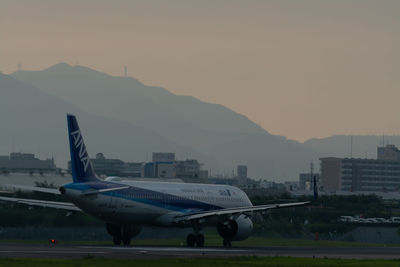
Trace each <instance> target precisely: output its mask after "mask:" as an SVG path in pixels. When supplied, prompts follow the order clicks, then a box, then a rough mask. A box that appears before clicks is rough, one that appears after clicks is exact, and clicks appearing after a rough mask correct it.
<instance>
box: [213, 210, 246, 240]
mask: <svg viewBox="0 0 400 267" xmlns="http://www.w3.org/2000/svg"><path fill="white" fill-rule="evenodd" d="M252 230H253V222H252V221H251V219H250V217H249V216H247V215H244V214H242V215H240V216H239V217H237V218H234V219H229V220H226V221H221V222H218V224H217V231H218V234H219V235H220V236H221V237H222V238H223V239H224V240H230V241H240V240H244V239H246V238H247V237H249V236H250V234H251V232H252Z"/></svg>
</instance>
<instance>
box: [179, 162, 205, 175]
mask: <svg viewBox="0 0 400 267" xmlns="http://www.w3.org/2000/svg"><path fill="white" fill-rule="evenodd" d="M175 173H176V178H200V163H199V162H198V161H197V160H195V159H187V160H180V161H176V162H175Z"/></svg>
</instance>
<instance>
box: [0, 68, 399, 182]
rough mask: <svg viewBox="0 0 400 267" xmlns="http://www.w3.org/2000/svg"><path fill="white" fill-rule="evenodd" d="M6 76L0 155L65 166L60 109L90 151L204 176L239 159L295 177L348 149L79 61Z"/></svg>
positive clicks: (263, 171) (261, 173)
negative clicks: (187, 167) (156, 156)
mask: <svg viewBox="0 0 400 267" xmlns="http://www.w3.org/2000/svg"><path fill="white" fill-rule="evenodd" d="M11 76H12V77H11ZM11 76H8V75H0V89H1V92H2V97H1V98H0V112H1V115H0V123H1V124H2V125H6V126H7V127H2V128H3V130H2V131H1V132H0V140H2V141H1V142H2V143H1V146H0V153H1V154H7V153H9V152H10V150H12V145H10V144H14V145H13V146H15V147H14V149H16V150H19V149H21V150H23V151H26V152H34V153H37V152H38V151H41V152H42V155H45V156H47V155H54V157H55V159H56V163H57V164H58V165H60V166H63V167H65V166H66V162H67V160H68V155H69V154H68V145H67V136H66V120H65V114H66V113H75V114H76V115H77V116H78V120H79V122H80V125H81V128H82V131H83V135H84V137H85V141H86V142H87V146H88V150H89V153H90V154H91V156H94V154H95V153H97V152H103V153H104V154H105V156H106V157H110V158H111V157H114V158H121V159H123V160H126V161H146V160H151V152H156V151H160V152H175V153H176V154H177V158H179V159H185V158H196V159H199V161H201V162H203V163H204V164H205V166H204V168H205V169H211V170H212V174H214V173H225V174H228V175H231V174H232V170H233V169H235V167H236V165H238V164H245V165H247V166H248V171H249V176H250V177H253V178H257V179H258V178H264V179H275V181H279V180H281V181H282V180H295V179H297V177H298V174H299V173H300V172H305V171H308V169H309V163H310V162H311V160H313V161H314V163H317V160H318V157H319V156H321V155H323V156H325V155H329V153H330V150H331V149H332V154H335V155H336V156H344V155H346V153H347V152H348V150H347V151H346V149H343V152H340V149H339V147H340V146H338V144H337V143H336V144H333V145H332V140H329V142H330V144H331V145H324V144H326V143H325V142H324V140H320V139H319V140H310V141H307V142H306V143H304V144H302V143H299V142H296V141H291V140H287V139H286V138H284V137H281V136H275V135H271V134H270V133H268V132H267V131H265V130H264V129H263V128H261V127H259V126H258V125H257V124H255V123H253V122H252V121H250V120H248V119H247V118H246V117H245V116H243V115H241V114H238V113H236V112H234V111H232V110H230V109H228V108H226V107H223V106H221V105H218V104H210V103H205V102H202V101H199V100H198V99H196V98H193V97H190V96H179V95H175V94H172V93H170V92H169V91H167V90H166V89H163V88H160V87H151V86H146V85H144V84H142V83H141V82H139V81H138V80H136V79H134V78H130V77H115V76H110V75H107V74H105V73H101V72H98V71H95V70H92V69H89V68H86V67H82V66H70V65H67V64H64V63H60V64H57V65H54V66H52V67H50V68H48V69H45V70H43V71H18V72H15V73H13V74H12V75H11ZM227 97H229V96H227ZM249 104H250V103H249ZM266 116H279V114H266ZM343 138H344V139H342V140H340V142H344V141H343V140H345V139H346V138H345V137H343ZM376 138H378V137H376ZM3 140H5V141H3ZM354 140H356V139H354ZM399 141H400V139H399ZM4 142H6V143H4ZM335 142H336V141H335ZM367 142H372V141H367ZM333 143H334V142H333ZM354 144H355V142H354ZM376 145H377V144H373V146H374V149H375V150H374V151H376ZM345 147H346V146H345V145H344V148H345ZM370 147H372V146H370ZM335 149H336V150H335ZM369 149H370V148H369ZM354 151H356V149H354ZM340 153H342V154H340ZM369 153H371V154H369V157H375V154H374V155H372V152H369Z"/></svg>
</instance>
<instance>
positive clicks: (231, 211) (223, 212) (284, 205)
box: [175, 201, 311, 222]
mask: <svg viewBox="0 0 400 267" xmlns="http://www.w3.org/2000/svg"><path fill="white" fill-rule="evenodd" d="M310 203H311V202H310V201H306V202H292V203H282V204H270V205H259V206H248V207H238V208H227V209H220V210H210V211H202V212H195V213H190V214H185V215H180V216H176V217H175V221H176V222H181V221H190V220H196V219H205V218H209V217H212V216H222V215H236V214H242V213H246V212H263V211H267V210H271V209H280V208H289V207H298V206H305V205H308V204H310Z"/></svg>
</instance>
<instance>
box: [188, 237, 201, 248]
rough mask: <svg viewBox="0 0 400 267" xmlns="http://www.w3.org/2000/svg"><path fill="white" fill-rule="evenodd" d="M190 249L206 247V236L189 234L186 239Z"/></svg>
mask: <svg viewBox="0 0 400 267" xmlns="http://www.w3.org/2000/svg"><path fill="white" fill-rule="evenodd" d="M186 243H187V245H188V247H194V246H195V245H196V247H200V248H202V247H204V235H202V234H188V236H187V237H186Z"/></svg>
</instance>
